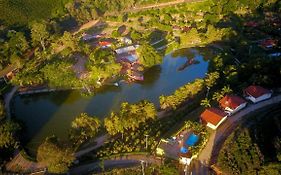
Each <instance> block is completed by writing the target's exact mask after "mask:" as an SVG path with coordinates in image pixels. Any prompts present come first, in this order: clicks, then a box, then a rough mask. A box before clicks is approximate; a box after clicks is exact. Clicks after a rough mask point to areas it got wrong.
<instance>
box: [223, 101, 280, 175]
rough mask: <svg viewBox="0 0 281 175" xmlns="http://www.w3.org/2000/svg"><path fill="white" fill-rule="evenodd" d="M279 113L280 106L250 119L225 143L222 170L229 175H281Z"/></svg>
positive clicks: (256, 114) (268, 109)
mask: <svg viewBox="0 0 281 175" xmlns="http://www.w3.org/2000/svg"><path fill="white" fill-rule="evenodd" d="M280 112H281V104H278V105H276V106H273V107H269V108H267V109H266V110H264V111H262V112H259V113H255V114H253V115H252V116H250V118H249V119H248V120H247V121H246V122H245V123H244V124H243V125H242V126H240V127H239V128H237V129H236V130H235V131H234V132H233V133H232V134H231V135H230V136H229V137H228V139H227V140H226V142H225V143H224V145H223V148H222V150H221V151H220V154H219V157H218V165H219V167H221V169H222V170H223V171H224V172H225V173H228V174H280V173H281V166H280V165H281V134H280V133H281V130H280V129H281V128H280V125H281V120H280V116H281V115H280ZM269 128H270V129H269Z"/></svg>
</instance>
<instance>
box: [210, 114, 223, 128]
mask: <svg viewBox="0 0 281 175" xmlns="http://www.w3.org/2000/svg"><path fill="white" fill-rule="evenodd" d="M225 119H226V116H225V117H224V118H222V119H221V121H220V122H219V123H218V124H217V125H213V124H212V123H207V126H208V127H209V128H211V129H213V130H216V129H217V128H218V127H219V126H220V125H221V124H222V122H224V121H225Z"/></svg>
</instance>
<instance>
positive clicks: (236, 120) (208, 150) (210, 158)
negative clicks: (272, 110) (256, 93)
mask: <svg viewBox="0 0 281 175" xmlns="http://www.w3.org/2000/svg"><path fill="white" fill-rule="evenodd" d="M279 102H281V95H278V96H275V97H272V98H271V99H269V100H266V101H262V102H260V103H258V104H248V106H247V107H246V108H245V109H243V110H241V111H240V112H238V113H236V114H234V115H232V116H231V117H229V118H228V119H227V120H226V121H225V122H224V123H223V124H222V125H221V126H220V127H219V128H218V129H217V130H216V131H213V132H212V133H211V135H210V138H209V140H208V142H207V145H206V147H205V148H204V149H203V150H202V151H201V153H200V155H199V156H198V160H199V161H200V162H201V163H202V164H204V165H210V164H214V163H215V162H216V158H217V156H218V153H219V151H220V148H221V147H222V145H223V143H224V141H225V140H226V138H227V137H228V136H229V135H230V134H231V133H232V132H233V131H234V130H235V128H236V127H237V126H238V125H239V124H240V123H241V121H243V120H245V117H244V116H247V115H248V114H250V113H252V112H254V111H256V110H259V109H262V108H264V107H266V106H269V105H272V104H276V103H279Z"/></svg>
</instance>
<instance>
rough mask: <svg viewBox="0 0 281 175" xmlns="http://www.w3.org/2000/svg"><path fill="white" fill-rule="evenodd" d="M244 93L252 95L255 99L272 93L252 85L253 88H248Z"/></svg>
mask: <svg viewBox="0 0 281 175" xmlns="http://www.w3.org/2000/svg"><path fill="white" fill-rule="evenodd" d="M244 93H246V94H248V95H251V96H253V97H255V98H258V97H260V96H262V95H264V94H268V93H270V90H268V89H265V88H263V87H261V86H255V85H251V86H249V87H247V88H246V89H244Z"/></svg>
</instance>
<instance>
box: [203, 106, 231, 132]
mask: <svg viewBox="0 0 281 175" xmlns="http://www.w3.org/2000/svg"><path fill="white" fill-rule="evenodd" d="M227 116H228V114H227V113H226V112H224V111H222V110H220V109H217V108H208V109H206V110H205V111H204V112H203V113H202V114H201V115H200V119H201V122H202V123H203V124H205V125H206V126H208V127H209V128H211V129H214V130H216V129H217V127H218V126H219V125H220V124H222V122H223V121H224V120H225V119H226V117H227Z"/></svg>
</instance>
